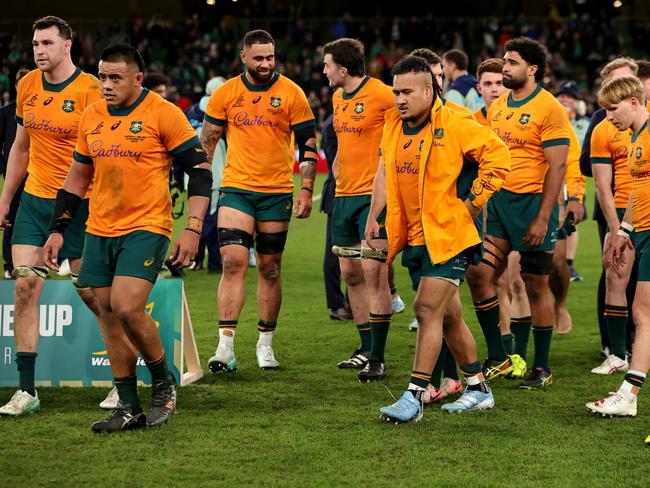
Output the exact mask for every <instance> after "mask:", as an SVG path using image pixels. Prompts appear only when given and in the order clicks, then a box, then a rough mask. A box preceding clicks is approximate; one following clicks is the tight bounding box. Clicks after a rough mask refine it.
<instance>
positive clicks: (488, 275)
mask: <svg viewBox="0 0 650 488" xmlns="http://www.w3.org/2000/svg"><path fill="white" fill-rule="evenodd" d="M493 277H494V273H493V270H492V268H491V267H489V266H488V265H486V264H484V263H480V264H478V265H472V266H469V267H468V268H467V271H466V272H465V279H466V280H467V285H468V286H469V287H470V291H471V293H472V296H474V295H480V296H482V295H484V294H485V293H486V289H487V288H489V287H490V286H491V284H492V280H493Z"/></svg>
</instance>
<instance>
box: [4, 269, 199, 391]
mask: <svg viewBox="0 0 650 488" xmlns="http://www.w3.org/2000/svg"><path fill="white" fill-rule="evenodd" d="M14 284H15V282H14V281H13V280H5V281H0V386H17V384H18V373H17V371H16V363H15V358H16V346H15V342H14V337H13V335H14ZM39 303H40V305H39V334H40V340H39V344H38V358H37V361H36V384H37V386H109V385H110V384H111V381H112V378H113V376H112V374H111V368H110V362H109V359H108V355H107V354H106V347H105V346H104V342H103V340H102V337H101V334H100V332H99V327H98V325H97V320H96V319H95V316H94V315H93V314H92V313H91V312H90V310H88V308H87V307H86V306H85V305H84V303H83V302H82V301H81V299H80V298H79V295H77V293H76V291H75V289H74V287H73V285H72V283H71V282H70V281H68V280H47V281H46V282H45V287H44V288H43V294H42V295H41V300H40V302H39ZM145 311H146V313H148V314H149V315H151V317H152V318H153V320H154V322H155V323H156V326H157V327H158V330H159V332H160V338H161V340H162V344H163V347H164V348H165V351H166V353H167V362H168V366H169V368H170V370H171V371H172V372H173V373H174V375H175V376H176V378H177V379H178V380H179V381H180V382H181V383H182V384H187V383H189V382H191V381H194V380H196V379H197V378H198V377H200V376H201V375H202V372H200V373H198V372H197V371H196V367H197V365H198V364H199V360H198V355H197V357H192V358H191V360H192V363H193V366H194V372H193V377H192V378H191V379H188V378H187V375H188V373H185V375H186V377H185V378H184V376H183V360H184V354H183V352H184V351H183V347H184V346H185V347H188V346H190V348H189V349H190V356H192V353H195V352H196V346H195V344H194V335H193V333H192V332H191V330H192V329H191V323H190V321H189V313H188V310H187V305H186V303H185V297H184V291H183V281H182V280H175V279H167V280H158V281H157V283H156V285H155V286H154V288H153V290H152V291H151V294H150V296H149V300H148V301H147V306H146V309H145ZM188 331H189V334H188ZM184 332H185V334H184ZM184 335H185V337H184ZM186 356H187V355H186ZM185 359H186V360H187V361H188V364H189V363H190V359H189V358H188V357H185ZM199 368H200V366H199ZM137 374H138V380H140V381H142V382H144V383H145V384H150V383H151V376H150V375H149V371H148V370H147V367H146V365H145V364H144V361H143V360H142V358H138V366H137Z"/></svg>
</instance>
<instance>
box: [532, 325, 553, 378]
mask: <svg viewBox="0 0 650 488" xmlns="http://www.w3.org/2000/svg"><path fill="white" fill-rule="evenodd" d="M552 337H553V326H552V325H548V326H546V327H543V326H539V325H536V326H533V341H534V342H535V359H534V360H533V368H542V369H546V370H547V369H548V356H549V353H550V352H551V339H552Z"/></svg>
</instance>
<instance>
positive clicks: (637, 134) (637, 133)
mask: <svg viewBox="0 0 650 488" xmlns="http://www.w3.org/2000/svg"><path fill="white" fill-rule="evenodd" d="M647 128H648V121H647V120H646V121H645V122H644V123H643V126H642V127H641V128H640V129H639V131H638V132H635V133H634V134H632V144H634V143H636V140H637V139H638V138H639V136H640V135H641V132H643V131H644V130H646V129H647Z"/></svg>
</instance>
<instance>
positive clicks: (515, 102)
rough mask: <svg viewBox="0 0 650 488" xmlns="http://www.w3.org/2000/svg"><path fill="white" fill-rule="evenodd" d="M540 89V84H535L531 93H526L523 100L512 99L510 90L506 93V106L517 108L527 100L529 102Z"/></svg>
mask: <svg viewBox="0 0 650 488" xmlns="http://www.w3.org/2000/svg"><path fill="white" fill-rule="evenodd" d="M540 91H542V85H537V88H535V89H534V90H533V93H531V94H530V95H528V96H527V97H526V98H524V99H523V100H513V99H512V92H510V93H508V107H510V108H517V107H521V106H522V105H524V104H526V103H527V102H530V101H531V100H532V99H533V98H535V96H536V95H537V94H538V93H539V92H540Z"/></svg>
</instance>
